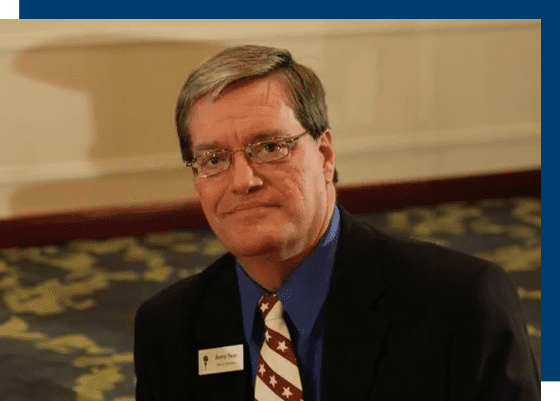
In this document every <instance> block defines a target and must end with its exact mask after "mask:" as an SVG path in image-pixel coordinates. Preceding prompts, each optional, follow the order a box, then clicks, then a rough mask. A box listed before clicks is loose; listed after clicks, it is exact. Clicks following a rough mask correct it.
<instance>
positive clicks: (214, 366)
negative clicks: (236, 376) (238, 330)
mask: <svg viewBox="0 0 560 401" xmlns="http://www.w3.org/2000/svg"><path fill="white" fill-rule="evenodd" d="M236 370H243V344H238V345H229V346H227V347H218V348H208V349H201V350H198V375H199V376H202V375H211V374H214V373H223V372H233V371H236Z"/></svg>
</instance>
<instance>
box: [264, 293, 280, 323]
mask: <svg viewBox="0 0 560 401" xmlns="http://www.w3.org/2000/svg"><path fill="white" fill-rule="evenodd" d="M258 307H259V310H260V311H261V315H262V318H263V320H264V321H267V320H272V319H283V314H284V306H282V302H280V298H278V295H276V293H273V292H269V293H268V294H264V295H263V296H262V297H261V299H260V300H259V303H258Z"/></svg>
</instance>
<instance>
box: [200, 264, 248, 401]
mask: <svg viewBox="0 0 560 401" xmlns="http://www.w3.org/2000/svg"><path fill="white" fill-rule="evenodd" d="M228 256H229V255H228ZM233 261H234V259H233V257H226V260H225V261H224V262H223V264H222V266H221V267H220V271H219V272H217V274H216V277H215V278H216V279H215V280H210V283H211V284H210V286H209V288H208V291H207V296H206V298H205V300H204V302H203V304H202V307H201V313H200V321H199V324H198V325H197V330H196V332H195V339H196V342H197V347H198V349H207V348H217V347H224V346H228V345H237V344H243V357H244V370H243V371H235V372H225V373H216V374H211V375H204V376H199V378H198V395H199V396H198V399H200V400H224V399H228V400H245V399H249V398H250V394H251V393H252V386H251V385H250V383H251V368H250V366H251V365H250V360H249V348H248V345H247V342H246V340H245V335H244V332H243V319H242V313H241V301H240V297H239V287H238V284H237V276H236V274H235V267H234V264H233Z"/></svg>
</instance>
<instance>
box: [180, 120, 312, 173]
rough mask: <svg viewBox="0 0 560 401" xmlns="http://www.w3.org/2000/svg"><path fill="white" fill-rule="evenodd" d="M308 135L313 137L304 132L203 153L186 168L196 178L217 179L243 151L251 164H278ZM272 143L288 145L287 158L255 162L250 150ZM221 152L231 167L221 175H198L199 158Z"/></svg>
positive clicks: (186, 164) (194, 158)
mask: <svg viewBox="0 0 560 401" xmlns="http://www.w3.org/2000/svg"><path fill="white" fill-rule="evenodd" d="M306 134H310V135H311V132H310V131H304V132H302V133H301V134H299V135H296V136H294V137H287V138H284V137H273V138H268V139H264V140H259V141H256V142H252V143H249V144H247V145H246V146H245V147H244V148H240V149H231V150H230V149H216V150H210V151H207V152H204V153H202V154H200V155H198V156H196V157H193V159H192V160H191V161H188V162H186V163H185V166H186V167H190V168H191V169H192V172H193V174H194V176H195V177H201V178H208V177H216V176H218V175H221V174H223V173H225V172H226V171H228V170H229V168H230V167H231V165H232V162H233V155H234V154H235V153H236V152H241V151H243V153H244V154H245V157H246V158H247V160H249V161H250V162H251V163H255V164H267V163H275V162H277V161H280V160H284V159H285V158H287V157H289V156H290V155H291V154H292V150H293V148H294V146H295V142H296V141H298V140H299V139H301V138H303V137H304V136H305V135H306ZM271 141H275V143H277V144H279V143H281V144H282V145H288V146H287V149H288V154H287V155H286V156H283V157H281V158H280V159H276V160H274V161H271V162H257V161H255V160H253V158H252V157H251V156H250V153H249V148H251V147H253V146H255V145H258V144H260V143H263V142H271ZM219 152H227V153H228V154H229V165H228V167H227V168H226V169H225V170H223V171H220V172H219V173H216V174H212V175H201V174H198V175H197V173H196V172H195V167H193V164H194V163H196V162H197V159H198V158H199V157H202V156H208V155H211V154H216V153H219Z"/></svg>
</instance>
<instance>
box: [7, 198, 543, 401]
mask: <svg viewBox="0 0 560 401" xmlns="http://www.w3.org/2000/svg"><path fill="white" fill-rule="evenodd" d="M363 217H364V218H365V219H368V220H370V221H372V222H373V224H374V225H375V226H377V227H379V228H380V229H382V230H385V231H387V232H390V233H393V234H394V235H400V236H413V237H416V238H419V239H423V240H427V241H433V242H436V243H438V244H442V245H445V246H448V247H450V248H454V249H458V250H461V251H464V252H467V253H470V254H475V255H478V256H480V257H483V258H487V259H491V260H493V261H495V262H497V263H499V264H500V265H501V266H503V267H504V268H505V269H506V270H507V271H508V273H509V274H510V275H511V277H512V279H513V281H514V282H515V284H516V285H517V286H518V290H519V295H520V297H521V299H522V306H523V315H524V317H525V320H526V322H527V329H528V332H529V334H530V336H531V337H530V338H531V343H532V345H533V348H534V351H535V354H536V356H537V360H538V361H539V365H540V336H541V332H540V327H541V318H540V316H541V313H540V310H541V309H540V303H541V291H540V281H541V276H540V266H541V241H540V238H541V236H540V227H541V206H540V200H539V199H529V198H517V199H504V200H492V201H480V202H478V203H476V204H463V203H453V204H446V205H439V206H435V207H429V208H410V209H405V210H400V211H394V212H388V213H377V214H368V215H363ZM223 252H224V248H223V246H222V245H221V244H220V243H219V242H218V241H217V240H216V238H215V237H214V236H213V235H212V234H211V233H209V232H195V231H188V232H186V231H184V232H179V231H174V232H165V233H146V234H144V235H141V236H136V237H122V238H108V239H106V240H87V241H73V242H70V243H67V244H61V245H58V246H46V247H40V248H12V249H1V250H0V294H1V296H2V302H1V303H0V373H1V377H2V380H1V381H0V400H3V401H15V400H18V401H24V400H29V401H41V400H48V401H58V400H76V401H92V400H115V401H132V400H134V370H133V363H132V362H133V359H132V343H133V319H134V313H135V311H136V309H137V308H138V306H139V305H140V304H141V303H142V301H143V300H145V299H147V298H148V297H150V296H151V295H152V294H154V293H156V292H158V291H159V290H161V289H162V288H164V287H166V286H168V285H170V284H172V283H173V282H175V281H177V280H180V279H182V278H184V277H188V276H190V275H192V274H195V273H197V272H199V271H201V270H202V269H204V268H205V267H206V266H207V265H208V264H209V263H211V262H212V261H213V260H215V259H216V258H217V257H218V256H219V255H220V254H222V253H223Z"/></svg>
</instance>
